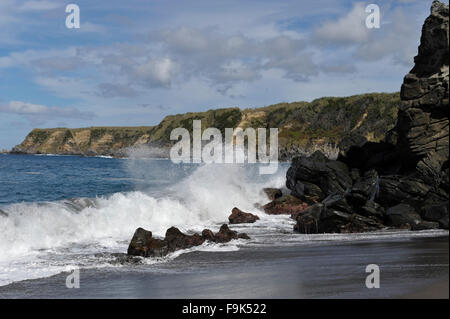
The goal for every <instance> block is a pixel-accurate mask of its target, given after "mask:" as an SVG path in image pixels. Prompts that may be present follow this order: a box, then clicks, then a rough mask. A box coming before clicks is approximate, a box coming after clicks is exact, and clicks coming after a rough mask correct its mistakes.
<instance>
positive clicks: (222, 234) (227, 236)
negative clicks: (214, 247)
mask: <svg viewBox="0 0 450 319" xmlns="http://www.w3.org/2000/svg"><path fill="white" fill-rule="evenodd" d="M238 238H239V237H238V234H237V232H236V231H234V230H231V229H230V228H228V225H227V224H223V225H222V226H221V227H220V230H219V232H218V233H216V235H215V236H214V239H215V240H214V241H215V242H216V243H227V242H229V241H230V240H232V239H238Z"/></svg>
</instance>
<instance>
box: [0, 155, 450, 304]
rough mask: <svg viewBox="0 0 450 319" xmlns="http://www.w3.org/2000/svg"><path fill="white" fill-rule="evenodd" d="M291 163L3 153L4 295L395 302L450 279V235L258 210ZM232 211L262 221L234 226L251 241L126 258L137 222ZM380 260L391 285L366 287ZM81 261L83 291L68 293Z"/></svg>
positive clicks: (223, 218)
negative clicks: (301, 223)
mask: <svg viewBox="0 0 450 319" xmlns="http://www.w3.org/2000/svg"><path fill="white" fill-rule="evenodd" d="M288 167H289V163H280V165H279V168H278V171H277V172H276V173H275V174H273V175H260V174H259V166H258V165H257V164H242V165H236V164H234V165H231V164H217V165H200V164H174V163H172V162H171V161H170V160H167V159H150V158H127V159H117V158H107V157H78V156H56V155H6V154H5V155H0V297H4V298H10V297H12V298H17V297H32V298H39V297H50V298H52V297H61V296H62V297H68V298H70V297H94V298H104V297H123V298H131V297H154V298H164V297H172V298H183V297H191V296H192V297H208V296H210V297H217V298H220V297H224V298H227V297H233V296H234V297H237V296H239V297H241V298H245V297H246V296H247V297H257V296H260V297H271V298H274V297H275V298H276V297H280V298H281V297H288V298H289V297H292V298H300V297H314V298H315V297H318V298H321V297H342V296H344V297H355V296H356V297H361V296H369V297H370V296H375V297H389V296H394V295H397V294H403V293H409V292H411V291H412V290H414V289H417V287H419V286H420V285H424V284H427V283H429V282H431V281H433V280H438V279H440V278H442V277H443V276H444V277H445V276H447V278H448V231H444V230H429V231H420V232H409V231H401V230H396V231H380V232H374V233H365V234H317V235H302V234H295V233H293V231H292V229H293V225H294V221H293V220H291V219H290V218H289V216H273V215H266V214H264V213H263V212H262V211H260V210H258V209H257V208H255V204H256V203H259V204H265V203H267V202H268V200H267V198H266V196H265V194H264V193H263V192H262V188H263V187H283V186H284V183H285V175H286V171H287V169H288ZM233 207H238V208H240V209H242V210H244V211H248V212H252V213H255V214H257V215H258V216H259V217H260V220H259V221H257V222H256V223H254V224H247V225H245V224H244V225H231V228H232V229H235V230H237V231H239V232H246V233H248V235H249V236H250V237H251V239H250V240H235V241H232V242H229V243H226V244H211V243H205V244H204V245H202V246H199V247H195V248H192V249H188V250H184V251H178V252H175V253H172V254H170V255H168V256H167V257H164V258H147V259H142V260H140V261H139V263H137V264H136V263H127V262H123V259H121V258H120V256H122V255H121V254H124V253H126V250H127V247H128V243H129V241H130V240H131V237H132V236H133V233H134V231H135V229H136V228H138V227H143V228H145V229H147V230H151V231H152V232H153V234H154V235H155V236H164V233H165V231H166V230H167V228H169V227H171V226H176V227H178V228H180V230H181V231H183V232H188V233H190V232H200V231H201V230H203V229H204V228H210V229H211V230H213V231H217V230H218V228H219V227H220V225H221V224H223V223H226V222H227V220H228V216H229V215H230V213H231V210H232V208H233ZM377 262H378V263H384V265H385V267H384V268H383V267H382V265H381V266H380V267H381V269H384V271H385V274H386V277H385V278H390V281H389V283H385V287H390V288H389V289H387V290H383V291H382V292H381V290H378V292H374V291H373V290H372V292H369V290H368V289H367V288H365V285H364V278H365V276H366V273H365V265H367V264H369V263H377ZM387 265H389V266H387ZM330 267H331V268H332V269H334V270H333V271H332V272H330V269H331V268H330ZM75 268H77V269H80V272H81V286H82V288H81V289H75V290H74V289H67V288H66V286H65V282H66V277H67V275H68V274H69V273H70V272H71V271H72V270H73V269H75ZM286 272H287V273H286ZM402 273H403V274H402ZM261 276H262V277H263V278H265V280H270V283H268V284H264V280H261V279H259V278H261ZM330 276H332V277H333V278H331V277H330ZM175 278H177V279H175ZM289 278H291V280H289ZM325 278H327V280H324V279H325ZM396 280H397V281H396ZM315 281H317V283H316V284H314V282H315ZM180 283H184V284H181V285H182V287H181V288H180ZM171 287H172V288H171ZM155 288H158V289H155ZM258 288H259V289H260V290H258ZM250 289H252V290H254V291H258V293H251V291H250ZM281 292H283V293H281ZM286 294H288V296H286ZM370 294H372V295H370Z"/></svg>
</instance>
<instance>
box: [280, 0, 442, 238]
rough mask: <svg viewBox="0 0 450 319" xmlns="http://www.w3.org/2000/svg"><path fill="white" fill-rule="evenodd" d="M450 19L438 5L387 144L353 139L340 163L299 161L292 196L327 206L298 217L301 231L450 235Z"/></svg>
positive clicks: (290, 179) (316, 157)
mask: <svg viewBox="0 0 450 319" xmlns="http://www.w3.org/2000/svg"><path fill="white" fill-rule="evenodd" d="M448 11H449V10H448V6H446V5H444V4H442V3H440V2H439V1H434V2H433V5H432V8H431V15H430V16H429V17H428V18H427V19H426V20H425V23H424V25H423V29H422V37H421V44H420V47H419V54H418V55H417V56H416V57H415V66H414V68H413V69H412V70H411V72H410V73H409V74H408V75H406V76H405V79H404V83H403V86H402V90H401V99H402V105H401V108H400V109H399V112H398V121H397V124H396V126H395V127H394V129H393V130H391V131H390V132H389V133H388V134H387V136H386V140H385V141H383V142H380V143H373V142H367V143H365V144H362V143H363V141H362V140H358V139H348V140H346V142H345V143H344V144H343V145H344V146H345V147H344V148H343V150H342V151H341V152H340V154H339V157H338V159H337V161H330V160H327V159H325V158H324V156H323V155H321V154H313V155H312V156H310V157H299V158H296V159H294V160H293V161H292V165H291V167H290V168H289V170H288V172H287V175H286V177H287V181H286V186H287V187H288V188H289V189H290V190H291V194H292V195H294V196H296V197H298V198H300V199H302V200H311V199H315V201H316V202H320V203H317V204H314V205H313V206H311V208H309V209H308V210H306V211H305V212H304V213H303V214H300V215H299V216H298V217H297V225H296V227H295V230H296V231H299V232H308V233H310V232H342V231H368V230H374V229H377V228H379V227H380V225H381V224H384V225H387V226H391V227H400V228H409V229H412V230H421V229H430V228H438V227H439V228H444V229H448V219H449V214H448V200H449V171H448V155H449V140H448V133H449V130H448V123H449V120H448V116H449V114H448V111H449V107H448V105H449V98H448V96H449V92H448V91H449V88H448V82H449V64H448V54H449V31H448V26H449V23H448V21H449V12H448ZM351 143H355V144H354V145H350V144H351Z"/></svg>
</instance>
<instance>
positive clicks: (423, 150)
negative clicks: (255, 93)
mask: <svg viewBox="0 0 450 319" xmlns="http://www.w3.org/2000/svg"><path fill="white" fill-rule="evenodd" d="M448 28H449V7H448V5H445V4H443V3H441V2H439V1H434V2H433V4H432V7H431V14H430V16H429V17H428V18H427V19H426V20H425V23H424V25H423V28H422V36H421V39H420V42H421V43H420V46H419V52H418V55H417V56H416V57H415V58H414V62H415V66H414V67H413V69H412V70H411V71H410V72H409V73H408V74H407V75H406V76H405V78H404V81H403V85H402V87H401V100H402V104H401V107H400V109H399V111H398V119H397V124H396V126H395V127H394V128H393V129H392V130H390V131H389V132H388V133H387V134H386V138H385V140H384V141H382V142H379V143H374V142H367V141H366V139H365V138H364V137H363V136H349V137H348V138H346V139H344V140H342V141H341V143H340V145H339V149H340V153H339V156H338V158H337V159H336V160H331V159H329V158H327V157H326V156H325V155H324V154H322V153H321V152H320V151H317V152H315V153H314V154H312V155H311V156H300V157H295V158H294V159H293V160H292V164H291V167H290V168H289V170H288V172H287V175H286V178H287V180H286V186H287V188H288V189H289V190H290V194H284V195H283V194H282V193H281V191H280V190H276V189H265V190H264V191H265V192H266V194H267V195H268V198H269V199H270V200H272V201H271V202H270V203H268V204H266V205H264V206H262V205H258V206H257V207H260V208H262V209H264V211H265V212H266V213H267V214H290V215H291V217H292V218H293V219H295V221H296V224H295V226H294V231H296V232H299V233H306V234H314V233H352V232H367V231H377V230H381V229H386V228H401V229H409V230H413V231H415V230H425V229H438V228H440V229H448V223H449V167H448V165H449V164H448V156H449V113H448V112H449V87H448V84H449V62H448V56H449V29H448ZM258 219H259V218H258V216H256V215H253V214H250V213H246V212H242V211H241V210H239V209H238V208H235V209H233V212H232V214H231V215H230V218H229V220H230V223H234V224H235V223H253V222H255V221H257V220H258ZM239 238H243V239H248V236H247V235H246V234H237V232H235V231H232V230H230V229H229V228H228V226H227V225H226V224H224V225H222V227H221V228H220V230H219V232H217V233H216V234H214V233H213V232H212V231H210V230H204V231H203V232H202V234H201V235H200V234H193V235H185V234H183V233H181V232H180V231H179V230H178V229H177V228H175V227H172V228H170V229H168V230H167V233H166V236H165V238H164V239H157V238H153V237H152V233H151V232H150V231H146V230H144V229H142V228H139V229H137V230H136V232H135V234H134V236H133V239H132V241H131V243H130V246H129V248H128V254H129V255H133V256H143V257H151V256H164V255H166V254H168V253H170V252H173V251H175V250H178V249H186V248H190V247H194V246H198V245H201V244H203V243H204V242H205V241H211V242H216V243H223V242H228V241H230V240H233V239H239Z"/></svg>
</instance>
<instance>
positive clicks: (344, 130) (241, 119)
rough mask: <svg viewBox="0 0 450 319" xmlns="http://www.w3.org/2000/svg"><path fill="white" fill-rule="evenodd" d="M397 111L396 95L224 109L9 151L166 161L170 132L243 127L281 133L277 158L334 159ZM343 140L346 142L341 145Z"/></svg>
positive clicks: (74, 133)
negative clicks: (139, 155)
mask: <svg viewBox="0 0 450 319" xmlns="http://www.w3.org/2000/svg"><path fill="white" fill-rule="evenodd" d="M399 106H400V95H399V94H398V93H373V94H362V95H355V96H350V97H339V98H338V97H324V98H320V99H317V100H314V101H312V102H310V103H308V102H293V103H279V104H276V105H271V106H266V107H262V108H251V109H245V110H241V109H239V108H226V109H216V110H209V111H206V112H197V113H192V112H191V113H186V114H178V115H170V116H167V117H166V118H164V119H163V120H162V121H161V123H159V124H158V125H156V126H148V127H91V128H80V129H68V128H55V129H35V130H33V131H32V132H31V133H29V134H28V136H27V137H26V138H25V140H24V141H23V142H22V143H21V144H20V145H17V146H16V147H14V148H13V150H12V152H14V153H27V154H36V153H42V154H78V155H87V156H91V155H112V156H126V155H127V152H128V150H129V149H130V148H134V147H140V146H143V145H146V146H152V147H153V148H158V149H161V148H162V149H163V152H162V153H158V154H159V155H163V156H164V155H166V156H167V150H168V148H169V146H171V145H172V144H173V142H172V141H170V139H169V138H170V132H171V131H172V129H174V128H177V127H184V128H187V129H188V130H189V131H191V132H192V121H193V120H195V119H198V120H202V128H203V129H204V128H207V127H216V128H219V129H220V130H221V131H222V132H223V131H224V129H225V128H227V127H231V128H236V127H242V128H243V129H245V128H247V127H252V128H271V127H276V128H278V129H279V146H280V154H279V155H280V158H281V159H285V160H286V159H290V158H291V157H292V156H293V155H298V154H299V153H300V154H303V153H306V154H309V153H312V152H313V151H315V150H317V149H319V150H322V151H324V152H325V153H327V154H328V155H330V156H331V157H333V156H336V155H337V150H338V145H339V143H341V141H343V140H353V139H355V138H356V139H358V140H362V141H367V140H369V141H380V140H382V139H383V138H384V137H385V133H386V132H387V131H388V130H389V129H391V128H392V127H394V125H395V122H396V118H397V111H398V108H399ZM344 138H345V139H344Z"/></svg>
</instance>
